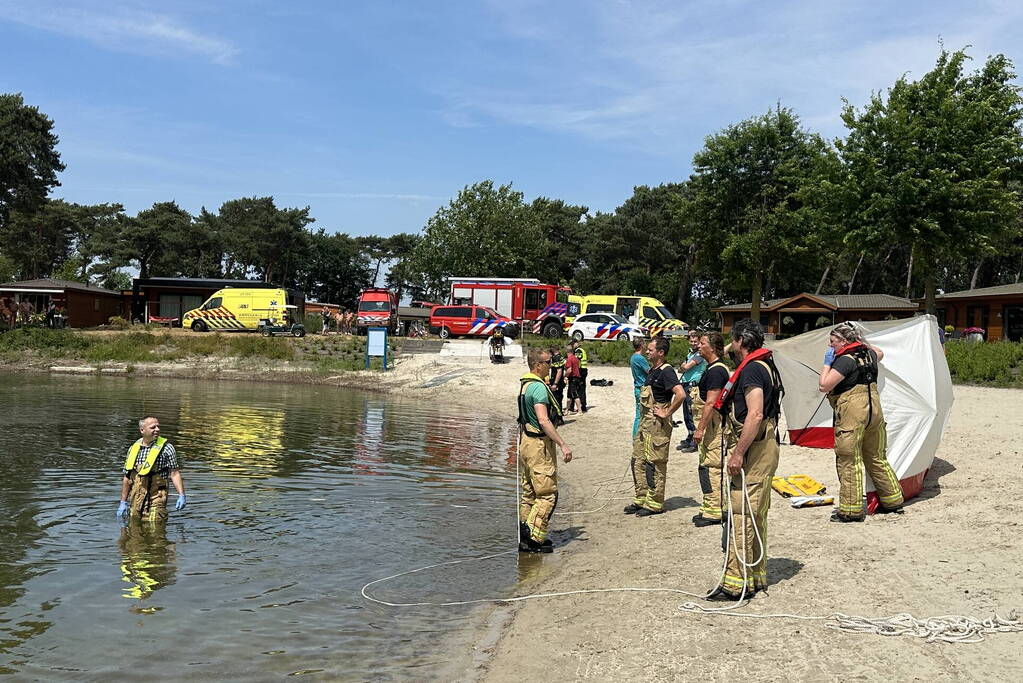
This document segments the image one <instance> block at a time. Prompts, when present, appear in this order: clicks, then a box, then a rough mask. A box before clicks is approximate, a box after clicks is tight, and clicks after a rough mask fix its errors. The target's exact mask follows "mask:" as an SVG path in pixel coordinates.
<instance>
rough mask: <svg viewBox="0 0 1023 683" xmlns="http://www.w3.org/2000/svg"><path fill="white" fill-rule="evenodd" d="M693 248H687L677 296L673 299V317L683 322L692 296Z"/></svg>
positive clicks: (687, 313)
mask: <svg viewBox="0 0 1023 683" xmlns="http://www.w3.org/2000/svg"><path fill="white" fill-rule="evenodd" d="M694 249H695V248H694V247H689V249H688V252H689V253H688V254H687V255H686V261H685V264H684V265H683V267H682V279H681V281H680V282H679V284H678V296H677V297H675V315H676V316H678V319H679V320H685V319H686V316H688V315H689V303H690V301H691V300H692V294H693V277H692V273H693V260H694V254H693V251H694Z"/></svg>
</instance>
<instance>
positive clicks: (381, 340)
mask: <svg viewBox="0 0 1023 683" xmlns="http://www.w3.org/2000/svg"><path fill="white" fill-rule="evenodd" d="M370 358H383V360H384V370H386V369H387V328H386V327H370V328H369V329H367V330H366V369H367V370H369V360H370Z"/></svg>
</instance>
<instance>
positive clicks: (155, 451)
mask: <svg viewBox="0 0 1023 683" xmlns="http://www.w3.org/2000/svg"><path fill="white" fill-rule="evenodd" d="M165 445H167V439H165V438H163V437H162V436H158V437H156V441H154V442H153V445H152V447H150V449H149V452H148V453H147V454H146V461H145V463H143V464H142V469H140V470H138V474H149V470H151V469H153V465H155V464H156V459H157V458H158V457H160V453H162V452H163V447H164V446H165ZM141 449H142V439H139V440H138V441H136V442H135V443H133V444H132V445H131V448H129V449H128V457H126V458H125V459H124V469H126V470H133V469H135V460H136V458H138V457H139V450H141Z"/></svg>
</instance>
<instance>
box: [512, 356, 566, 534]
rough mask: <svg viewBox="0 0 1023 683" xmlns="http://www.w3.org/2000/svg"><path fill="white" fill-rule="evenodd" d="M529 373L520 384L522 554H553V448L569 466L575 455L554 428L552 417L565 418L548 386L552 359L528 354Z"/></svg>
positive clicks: (555, 480)
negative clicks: (551, 532)
mask: <svg viewBox="0 0 1023 683" xmlns="http://www.w3.org/2000/svg"><path fill="white" fill-rule="evenodd" d="M527 361H528V363H529V372H527V373H526V374H525V375H523V376H522V378H521V379H520V380H519V398H518V403H519V429H520V434H519V462H518V470H519V485H520V487H521V494H522V497H521V499H520V501H519V550H520V551H522V552H530V553H549V552H551V551H552V550H553V544H552V543H551V541H550V539H549V538H547V529H548V527H549V526H550V521H551V515H553V514H554V508H555V507H556V506H557V504H558V461H557V451H556V449H555V445H557V446H560V447H561V454H562V456H563V457H564V459H565V462H566V463H568V462H571V461H572V449H571V448H569V447H568V444H566V443H565V441H564V439H562V438H561V436H560V435H559V434H558V431H557V429H555V428H554V423H553V422H552V420H551V418H552V417H561V407H560V406H559V405H558V401H557V399H556V398H555V397H554V395H553V394H552V393H551V390H550V388H549V387H548V386H547V383H546V382H545V381H544V378H545V377H548V376H549V375H550V371H551V354H550V353H549V352H547V351H544V350H543V349H535V348H534V349H530V350H529V354H528V355H527Z"/></svg>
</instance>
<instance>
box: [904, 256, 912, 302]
mask: <svg viewBox="0 0 1023 683" xmlns="http://www.w3.org/2000/svg"><path fill="white" fill-rule="evenodd" d="M912 293H913V248H912V247H910V249H909V267H908V268H906V298H907V299H908V298H910V295H911V294H912Z"/></svg>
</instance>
